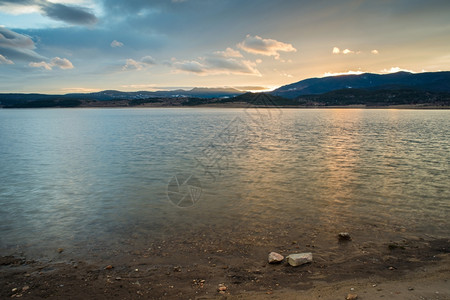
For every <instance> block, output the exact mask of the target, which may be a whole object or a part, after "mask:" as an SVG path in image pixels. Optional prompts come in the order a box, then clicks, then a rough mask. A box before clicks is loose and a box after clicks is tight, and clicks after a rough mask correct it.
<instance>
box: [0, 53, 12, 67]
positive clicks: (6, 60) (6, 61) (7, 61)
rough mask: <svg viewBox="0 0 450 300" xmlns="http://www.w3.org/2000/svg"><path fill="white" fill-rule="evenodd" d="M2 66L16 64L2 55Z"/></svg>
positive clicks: (0, 59) (0, 57)
mask: <svg viewBox="0 0 450 300" xmlns="http://www.w3.org/2000/svg"><path fill="white" fill-rule="evenodd" d="M0 64H5V65H13V64H14V62H13V61H12V60H10V59H7V58H6V57H4V56H3V55H1V54H0Z"/></svg>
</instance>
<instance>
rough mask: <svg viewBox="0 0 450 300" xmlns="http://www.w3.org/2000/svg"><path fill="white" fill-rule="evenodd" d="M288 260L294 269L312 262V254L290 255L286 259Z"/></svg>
mask: <svg viewBox="0 0 450 300" xmlns="http://www.w3.org/2000/svg"><path fill="white" fill-rule="evenodd" d="M286 260H287V262H288V263H289V264H290V265H291V266H293V267H297V266H301V265H304V264H307V263H311V262H312V253H311V252H306V253H296V254H289V255H288V256H287V257H286Z"/></svg>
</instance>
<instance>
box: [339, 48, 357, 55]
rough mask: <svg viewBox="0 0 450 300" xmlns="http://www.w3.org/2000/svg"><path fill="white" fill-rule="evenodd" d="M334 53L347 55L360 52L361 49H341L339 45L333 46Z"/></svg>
mask: <svg viewBox="0 0 450 300" xmlns="http://www.w3.org/2000/svg"><path fill="white" fill-rule="evenodd" d="M332 53H333V54H344V55H347V54H360V53H361V51H353V50H350V49H348V48H346V49H344V50H342V51H341V49H339V48H338V47H333V50H332Z"/></svg>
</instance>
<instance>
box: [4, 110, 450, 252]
mask: <svg viewBox="0 0 450 300" xmlns="http://www.w3.org/2000/svg"><path fill="white" fill-rule="evenodd" d="M449 128H450V111H448V110H381V109H380V110H364V109H212V108H194V109H188V108H183V109H177V108H170V109H162V108H158V109H42V110H41V109H36V110H0V204H1V206H0V254H2V255H5V254H11V253H24V254H25V255H27V256H29V257H31V258H45V257H52V256H53V255H55V249H57V248H60V247H61V248H64V249H66V250H65V252H69V253H70V254H71V255H72V256H78V257H87V256H88V257H91V256H92V255H93V253H99V252H101V253H102V254H101V255H100V256H101V257H102V258H108V257H111V256H113V255H117V254H118V253H126V252H127V251H130V250H131V249H143V248H146V247H148V245H150V244H152V242H154V241H162V240H164V241H168V242H170V241H172V243H173V244H175V245H176V244H177V243H184V242H186V241H191V242H194V241H195V242H201V243H210V244H213V243H221V244H223V243H230V244H233V245H239V244H253V245H264V243H268V244H271V243H272V244H276V243H277V239H276V237H277V236H280V237H284V238H286V239H291V240H302V237H304V240H310V239H316V240H317V239H322V240H324V241H327V240H330V239H331V238H332V237H335V234H336V232H339V231H349V232H351V233H352V235H354V236H356V237H358V238H360V239H367V240H370V239H378V240H383V241H385V240H386V241H387V240H389V239H391V238H392V237H394V236H396V235H397V234H399V233H401V234H402V236H415V237H417V236H418V237H421V236H433V237H448V236H449V235H450V218H449V217H448V216H449V210H450V187H449V186H450V185H449V178H450V170H449V162H450V132H449ZM184 182H185V183H186V184H184V185H183V183H184ZM198 247H200V248H201V247H204V245H199V246H198ZM330 251H331V250H330Z"/></svg>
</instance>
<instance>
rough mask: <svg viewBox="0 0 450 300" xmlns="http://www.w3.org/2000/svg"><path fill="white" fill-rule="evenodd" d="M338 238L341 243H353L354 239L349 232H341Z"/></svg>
mask: <svg viewBox="0 0 450 300" xmlns="http://www.w3.org/2000/svg"><path fill="white" fill-rule="evenodd" d="M338 238H339V240H340V241H351V240H352V237H351V236H350V233H348V232H340V233H339V234H338Z"/></svg>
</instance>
